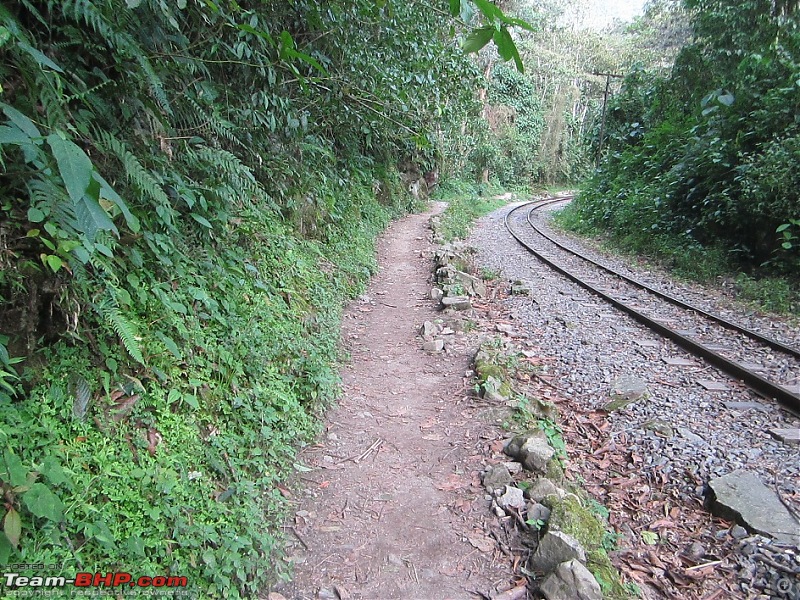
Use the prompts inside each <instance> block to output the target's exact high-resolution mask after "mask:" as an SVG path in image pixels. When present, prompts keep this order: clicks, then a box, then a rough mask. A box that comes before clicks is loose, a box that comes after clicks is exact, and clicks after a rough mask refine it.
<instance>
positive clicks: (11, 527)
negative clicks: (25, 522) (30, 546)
mask: <svg viewBox="0 0 800 600" xmlns="http://www.w3.org/2000/svg"><path fill="white" fill-rule="evenodd" d="M3 531H4V532H5V534H6V537H8V541H9V542H11V545H12V546H14V548H15V549H16V548H19V538H20V536H21V535H22V519H21V518H20V516H19V513H18V512H17V511H15V510H14V509H13V508H9V509H8V512H7V513H6V518H5V519H4V520H3Z"/></svg>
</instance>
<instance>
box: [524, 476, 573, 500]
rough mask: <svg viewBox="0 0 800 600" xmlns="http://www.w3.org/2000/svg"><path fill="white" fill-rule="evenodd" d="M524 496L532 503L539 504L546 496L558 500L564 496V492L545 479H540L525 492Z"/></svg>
mask: <svg viewBox="0 0 800 600" xmlns="http://www.w3.org/2000/svg"><path fill="white" fill-rule="evenodd" d="M525 495H526V496H527V497H528V498H530V499H531V500H533V501H534V502H541V501H542V500H544V499H545V498H547V497H548V496H556V497H558V499H559V500H560V499H562V498H563V497H564V496H565V495H566V492H564V490H562V489H560V488H559V487H557V486H556V484H555V483H553V482H552V481H550V480H549V479H547V478H546V477H540V478H539V479H537V480H536V481H534V482H533V485H531V487H529V488H528V489H527V490H526V491H525Z"/></svg>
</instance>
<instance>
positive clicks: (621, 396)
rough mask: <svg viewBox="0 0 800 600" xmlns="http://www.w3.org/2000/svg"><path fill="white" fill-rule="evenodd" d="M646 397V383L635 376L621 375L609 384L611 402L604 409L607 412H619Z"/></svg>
mask: <svg viewBox="0 0 800 600" xmlns="http://www.w3.org/2000/svg"><path fill="white" fill-rule="evenodd" d="M646 395H647V382H646V381H644V380H643V379H642V378H640V377H637V376H636V375H631V374H626V375H622V376H621V377H618V378H617V379H616V380H615V381H614V383H612V384H611V402H609V403H608V404H607V405H606V406H605V409H606V410H607V411H609V412H610V411H614V410H619V409H620V408H623V407H625V406H627V405H628V404H631V403H632V402H636V401H637V400H640V399H641V398H644V397H645V396H646Z"/></svg>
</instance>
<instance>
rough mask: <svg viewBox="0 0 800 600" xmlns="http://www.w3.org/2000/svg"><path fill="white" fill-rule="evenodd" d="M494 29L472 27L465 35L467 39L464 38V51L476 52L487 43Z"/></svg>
mask: <svg viewBox="0 0 800 600" xmlns="http://www.w3.org/2000/svg"><path fill="white" fill-rule="evenodd" d="M495 31H496V29H495V28H494V27H479V28H478V29H473V30H472V31H471V32H470V34H469V35H468V36H467V39H466V40H464V45H463V50H464V52H466V53H467V54H469V53H472V52H478V51H479V50H480V49H481V48H483V47H484V46H485V45H486V44H488V43H489V40H491V39H492V36H493V35H494V32H495Z"/></svg>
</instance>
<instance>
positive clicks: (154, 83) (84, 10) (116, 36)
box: [49, 0, 172, 115]
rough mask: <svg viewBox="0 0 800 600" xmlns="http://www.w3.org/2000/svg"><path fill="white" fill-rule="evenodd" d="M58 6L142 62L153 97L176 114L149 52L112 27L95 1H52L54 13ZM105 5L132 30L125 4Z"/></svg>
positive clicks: (67, 14)
mask: <svg viewBox="0 0 800 600" xmlns="http://www.w3.org/2000/svg"><path fill="white" fill-rule="evenodd" d="M54 4H58V5H59V6H60V8H61V12H62V14H63V15H64V16H65V17H67V18H71V19H73V20H74V21H75V22H77V23H80V22H83V23H85V24H86V25H88V26H89V27H90V28H91V29H93V30H94V31H95V33H97V34H99V35H100V36H101V37H102V38H103V40H104V41H105V42H106V43H107V44H109V45H110V46H111V47H112V48H115V49H116V50H118V51H120V53H122V54H125V55H127V56H129V57H131V58H133V59H134V60H135V61H136V62H138V63H139V66H140V67H141V70H142V72H143V73H144V74H145V75H146V76H147V81H148V83H149V86H150V91H151V93H152V95H153V98H154V99H155V100H156V102H157V103H158V105H159V106H160V107H161V109H162V110H163V111H164V112H165V113H166V114H168V115H171V114H172V107H171V105H170V102H169V99H168V98H167V93H166V91H165V90H164V82H163V81H161V78H160V77H159V76H158V74H157V73H156V72H155V69H154V68H153V65H152V63H151V62H150V59H149V58H148V57H147V53H146V52H145V51H144V50H143V49H142V48H141V47H140V46H139V44H137V43H136V41H135V40H134V39H133V37H131V36H130V35H129V34H128V33H125V32H123V31H119V30H118V29H117V28H116V27H115V26H114V25H112V23H110V22H109V20H108V19H107V18H106V17H105V15H104V14H103V11H102V10H100V9H99V8H98V7H97V6H96V5H95V3H94V2H92V1H91V0H61V1H60V2H58V3H54V2H52V0H51V2H50V3H49V7H50V10H53V9H54V8H55V6H54ZM103 6H104V8H105V9H106V11H108V12H109V13H111V14H114V15H115V17H117V18H123V19H125V18H126V17H127V20H128V21H129V22H128V23H127V25H128V29H130V19H131V18H132V17H131V16H130V12H131V11H129V10H125V9H124V5H123V4H122V3H121V2H117V1H109V0H106V1H105V2H103ZM123 25H125V23H123Z"/></svg>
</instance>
